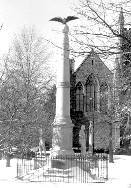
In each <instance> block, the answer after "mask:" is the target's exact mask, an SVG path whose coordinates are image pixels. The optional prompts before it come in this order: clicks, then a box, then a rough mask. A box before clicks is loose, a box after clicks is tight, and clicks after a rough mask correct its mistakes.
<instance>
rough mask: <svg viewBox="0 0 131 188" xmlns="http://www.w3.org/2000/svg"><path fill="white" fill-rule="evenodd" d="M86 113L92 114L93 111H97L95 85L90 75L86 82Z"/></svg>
mask: <svg viewBox="0 0 131 188" xmlns="http://www.w3.org/2000/svg"><path fill="white" fill-rule="evenodd" d="M85 88H86V98H85V103H86V112H92V111H93V110H97V84H96V80H95V78H94V76H93V74H91V75H90V76H89V77H88V78H87V81H86V84H85Z"/></svg>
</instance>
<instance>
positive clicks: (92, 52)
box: [74, 49, 113, 74]
mask: <svg viewBox="0 0 131 188" xmlns="http://www.w3.org/2000/svg"><path fill="white" fill-rule="evenodd" d="M91 56H92V57H93V56H97V57H98V58H99V59H100V61H101V62H102V63H103V65H104V66H105V68H106V69H108V71H109V72H110V74H113V73H112V71H111V70H110V69H109V68H108V67H107V66H106V65H105V63H104V62H103V61H102V60H101V58H100V57H99V55H98V54H97V53H96V52H95V51H94V49H92V50H91V51H90V52H89V54H88V55H87V56H86V57H85V58H84V60H83V61H82V63H81V64H80V65H79V66H78V68H77V69H76V70H75V71H74V73H77V72H78V71H79V69H80V68H81V67H82V66H83V64H84V63H85V61H86V60H88V59H89V58H90V57H91Z"/></svg>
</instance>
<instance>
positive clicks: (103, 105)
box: [100, 83, 108, 113]
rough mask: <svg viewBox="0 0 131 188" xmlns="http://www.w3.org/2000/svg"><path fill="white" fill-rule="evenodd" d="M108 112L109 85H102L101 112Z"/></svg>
mask: <svg viewBox="0 0 131 188" xmlns="http://www.w3.org/2000/svg"><path fill="white" fill-rule="evenodd" d="M107 110H108V85H107V84H106V83H102V84H101V86H100V111H101V112H103V113H106V112H107Z"/></svg>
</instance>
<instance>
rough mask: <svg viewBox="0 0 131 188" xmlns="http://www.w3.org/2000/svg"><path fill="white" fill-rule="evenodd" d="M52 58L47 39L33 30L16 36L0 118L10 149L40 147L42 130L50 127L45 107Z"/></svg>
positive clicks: (1, 95)
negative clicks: (12, 147) (39, 141)
mask: <svg viewBox="0 0 131 188" xmlns="http://www.w3.org/2000/svg"><path fill="white" fill-rule="evenodd" d="M49 57H50V54H49V51H48V46H47V44H46V43H45V40H44V39H43V38H42V36H38V35H37V34H36V32H35V30H34V29H27V28H24V29H23V31H22V32H21V34H20V35H17V36H15V39H14V42H13V45H12V47H11V48H10V50H9V52H8V54H7V56H6V58H5V72H6V74H5V78H4V82H3V85H2V87H1V90H0V100H1V108H0V119H1V122H2V127H3V129H2V130H3V138H5V139H4V141H5V140H6V141H7V145H8V148H9V145H11V146H12V145H17V146H19V147H21V148H22V147H23V148H28V147H33V145H36V144H38V143H37V141H38V140H39V128H41V127H42V126H47V124H46V113H45V110H44V105H45V103H46V101H47V100H48V98H47V93H48V91H49V90H50V89H51V87H52V86H51V85H52V83H51V82H52V80H53V76H52V73H51V71H50V67H49V64H48V60H49ZM2 127H1V128H2ZM5 127H6V128H7V130H8V131H6V132H5V131H4V130H6V129H5ZM7 138H8V139H7ZM4 143H5V142H4Z"/></svg>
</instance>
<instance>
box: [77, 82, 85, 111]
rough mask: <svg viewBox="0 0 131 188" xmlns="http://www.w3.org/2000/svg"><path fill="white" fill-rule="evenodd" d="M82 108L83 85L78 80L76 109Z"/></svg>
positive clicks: (81, 109)
mask: <svg viewBox="0 0 131 188" xmlns="http://www.w3.org/2000/svg"><path fill="white" fill-rule="evenodd" d="M83 108H84V95H83V86H82V84H81V82H78V84H77V85H76V111H82V112H83Z"/></svg>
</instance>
